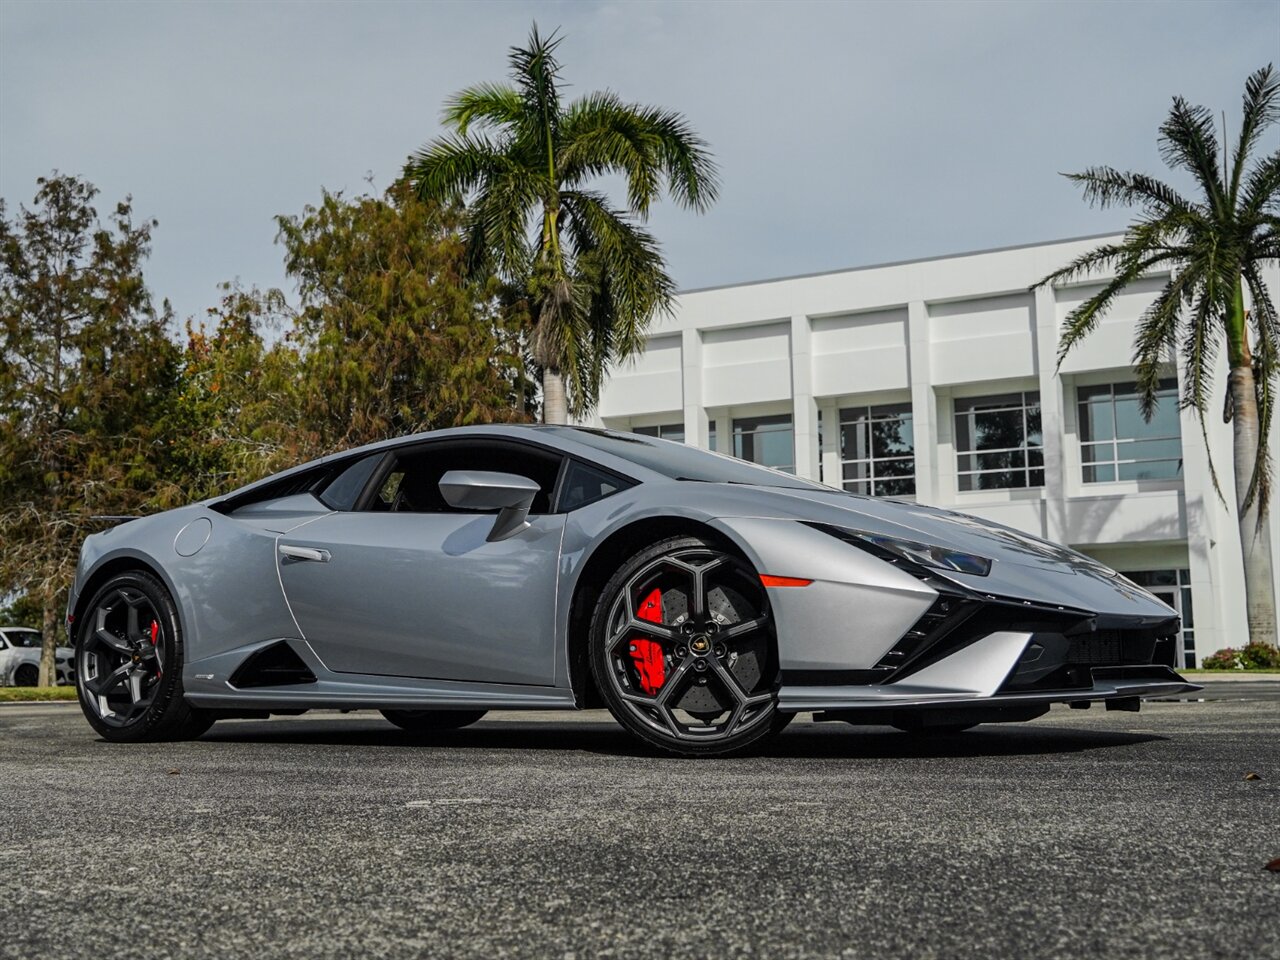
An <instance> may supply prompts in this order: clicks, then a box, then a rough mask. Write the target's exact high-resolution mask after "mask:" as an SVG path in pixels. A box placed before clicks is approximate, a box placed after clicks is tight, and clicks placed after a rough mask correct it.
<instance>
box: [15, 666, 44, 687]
mask: <svg viewBox="0 0 1280 960" xmlns="http://www.w3.org/2000/svg"><path fill="white" fill-rule="evenodd" d="M13 685H14V686H15V687H37V686H39V685H40V668H39V667H37V666H36V665H35V664H34V663H23V664H19V666H18V669H17V670H15V671H13Z"/></svg>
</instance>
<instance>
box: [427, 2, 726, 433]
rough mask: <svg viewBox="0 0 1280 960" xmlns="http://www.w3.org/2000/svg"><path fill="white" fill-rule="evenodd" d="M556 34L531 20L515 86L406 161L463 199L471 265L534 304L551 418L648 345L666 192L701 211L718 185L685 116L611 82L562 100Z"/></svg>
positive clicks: (669, 291)
mask: <svg viewBox="0 0 1280 960" xmlns="http://www.w3.org/2000/svg"><path fill="white" fill-rule="evenodd" d="M559 43H560V40H559V39H558V38H557V37H556V36H555V35H552V36H551V37H546V38H544V37H542V36H541V35H540V34H539V33H538V30H537V27H536V26H535V27H534V29H533V32H532V34H531V36H530V38H529V41H528V43H527V44H526V45H525V46H523V47H514V48H512V50H511V54H510V58H509V61H510V65H511V80H512V82H511V83H482V84H478V85H477V86H474V87H469V88H468V89H466V90H463V91H462V92H461V93H459V94H457V95H456V96H455V97H453V98H452V99H451V100H450V101H449V102H448V103H447V104H446V106H445V109H444V122H445V124H446V125H447V126H448V127H450V128H452V132H451V133H450V134H448V135H446V136H444V137H442V138H439V139H437V140H434V141H432V142H431V143H429V144H427V145H426V146H424V147H423V148H422V149H421V150H420V151H419V152H418V153H416V154H415V155H414V156H413V158H412V159H411V161H410V163H409V165H408V168H407V172H408V175H409V176H410V178H411V179H412V181H413V184H414V186H415V187H416V189H417V191H418V194H419V196H421V197H422V198H424V199H433V200H438V201H441V202H443V203H453V202H456V201H466V202H467V207H466V215H465V220H464V230H465V232H466V239H467V266H468V270H469V271H470V273H471V274H472V275H473V276H487V275H488V274H490V273H496V274H497V275H498V276H499V277H501V278H502V279H503V280H504V281H506V282H507V283H509V284H511V285H512V286H513V287H515V288H516V289H518V290H519V291H520V292H521V293H522V295H523V296H524V297H525V298H526V299H527V301H528V304H529V312H530V315H531V319H532V331H531V337H530V341H529V348H530V351H531V353H532V356H533V358H534V360H535V361H536V363H537V364H538V365H539V366H540V367H541V369H542V380H543V419H544V420H546V421H547V422H548V423H564V422H566V420H567V418H568V413H569V410H570V408H572V409H573V410H574V411H575V412H578V413H582V412H586V411H588V410H590V409H591V408H592V407H593V406H594V405H595V402H596V398H597V397H598V395H599V390H600V384H601V380H602V378H603V376H604V374H605V372H606V371H607V369H608V367H609V366H610V364H612V363H613V362H615V361H617V360H620V359H624V358H626V357H628V356H631V355H633V354H635V353H636V352H637V351H639V350H640V349H642V348H643V343H644V340H643V337H644V332H645V329H646V327H647V325H648V323H649V321H650V320H651V318H652V317H653V316H654V314H655V313H657V312H662V311H667V310H669V309H670V306H671V299H672V295H673V283H672V281H671V278H670V277H669V276H668V275H667V272H666V267H665V264H664V262H663V259H662V254H661V251H660V249H659V246H658V242H657V240H656V239H655V238H654V236H653V235H652V234H651V233H649V232H648V231H647V230H646V229H645V228H644V226H643V223H644V221H645V219H646V217H647V215H648V212H649V209H650V207H651V206H652V204H653V203H654V201H655V200H657V199H658V198H659V197H660V195H661V194H662V193H663V192H664V190H665V192H666V193H667V194H669V195H670V196H671V197H672V198H674V199H675V201H676V202H678V203H680V204H682V205H684V206H686V207H690V208H692V209H694V210H697V211H703V210H705V209H706V208H707V207H708V206H709V205H710V204H711V203H712V202H713V201H714V200H715V197H716V191H717V182H716V168H715V164H714V163H713V161H712V159H711V156H710V154H709V152H708V150H707V147H706V144H705V143H704V142H703V140H702V139H701V138H699V137H698V136H697V135H696V133H695V132H694V131H693V129H692V128H691V127H690V125H689V123H688V122H687V121H686V120H685V118H684V117H683V116H682V115H680V114H679V113H675V112H672V111H669V110H664V109H661V108H658V107H652V106H642V105H637V104H631V103H626V102H624V101H623V100H621V99H620V98H619V97H617V96H616V95H615V94H613V93H611V92H607V91H606V92H598V93H589V94H586V95H585V96H583V97H580V98H578V99H577V100H574V101H573V102H571V103H568V104H565V103H564V102H563V100H562V98H561V89H560V88H561V77H560V64H559V62H558V61H557V60H556V48H557V47H558V46H559ZM608 175H618V176H620V177H621V178H622V179H623V180H625V182H626V193H627V202H626V206H625V207H624V208H618V207H615V206H614V205H613V204H612V203H611V201H610V199H609V197H608V196H607V195H606V194H604V193H603V192H601V191H600V190H599V189H592V187H591V184H592V183H593V182H594V181H597V180H599V179H600V178H601V177H604V176H608ZM566 384H567V392H566Z"/></svg>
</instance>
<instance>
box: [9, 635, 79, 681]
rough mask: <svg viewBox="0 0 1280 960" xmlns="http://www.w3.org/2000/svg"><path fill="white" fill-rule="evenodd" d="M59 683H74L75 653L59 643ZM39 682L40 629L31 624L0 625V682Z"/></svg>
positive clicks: (57, 659) (57, 660)
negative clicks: (32, 626)
mask: <svg viewBox="0 0 1280 960" xmlns="http://www.w3.org/2000/svg"><path fill="white" fill-rule="evenodd" d="M55 663H56V665H57V681H56V682H57V683H59V684H66V683H75V682H76V674H75V656H74V651H73V650H72V649H71V648H70V647H58V651H57V655H56V660H55ZM39 682H40V631H39V630H32V629H31V628H29V627H0V686H10V687H34V686H36V685H37V684H38V683H39Z"/></svg>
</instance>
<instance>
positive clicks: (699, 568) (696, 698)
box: [588, 536, 792, 757]
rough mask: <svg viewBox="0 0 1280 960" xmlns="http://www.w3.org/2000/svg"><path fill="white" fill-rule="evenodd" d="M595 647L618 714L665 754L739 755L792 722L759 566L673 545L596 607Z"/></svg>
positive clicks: (615, 582)
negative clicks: (782, 699)
mask: <svg viewBox="0 0 1280 960" xmlns="http://www.w3.org/2000/svg"><path fill="white" fill-rule="evenodd" d="M682 582H683V583H684V584H685V585H684V586H683V587H682V586H681V583H682ZM709 584H710V585H709ZM640 591H643V592H645V593H646V596H647V599H645V600H643V601H642V600H641V598H640V597H639V596H638V592H640ZM682 591H684V592H683V593H682ZM717 591H718V593H717ZM629 596H630V599H628V597H629ZM655 597H656V599H655ZM627 604H630V606H629V607H628V606H625V605H627ZM637 605H638V606H637ZM636 609H641V611H642V612H643V613H644V618H643V621H642V620H641V619H639V618H638V615H637V614H636V613H635V611H636ZM654 616H656V617H657V618H658V619H657V620H654V619H653V617H654ZM588 642H589V659H590V661H591V670H592V675H593V676H594V677H595V682H596V687H597V689H598V690H599V691H600V694H601V696H602V697H603V698H604V701H605V705H606V706H607V707H608V708H609V712H610V713H612V714H613V716H614V719H616V720H617V721H618V722H619V723H620V724H622V726H623V727H624V728H625V729H626V730H627V731H628V732H629V733H631V734H632V735H634V736H635V737H637V738H638V739H640V740H642V741H643V742H644V743H646V744H648V745H650V746H652V747H656V748H657V749H659V750H662V751H664V752H666V753H670V754H675V755H678V756H686V757H717V756H726V755H730V754H739V753H743V752H746V751H748V750H750V749H751V748H753V747H756V746H758V745H760V744H762V743H763V742H764V741H766V740H767V739H769V738H770V737H772V736H773V735H774V734H776V733H778V732H779V731H780V730H782V728H783V727H785V726H786V725H787V724H788V723H790V722H791V718H792V715H791V714H789V713H782V712H780V711H779V710H778V686H779V679H778V678H779V671H778V649H777V638H776V635H775V632H774V623H773V618H772V616H771V615H770V612H769V599H768V594H767V593H766V591H765V589H764V586H763V585H762V584H761V583H760V578H759V575H758V574H757V573H756V571H755V570H753V569H752V568H751V565H750V564H748V563H747V562H746V560H745V559H743V558H742V557H741V556H739V555H738V554H737V553H735V552H732V551H729V550H727V549H725V548H724V547H723V546H721V545H720V544H718V543H714V542H712V541H710V540H704V539H701V538H698V537H690V536H682V537H671V538H669V539H666V540H662V541H660V542H659V543H655V544H654V545H652V546H650V547H647V548H645V549H644V550H641V551H640V552H639V553H637V554H635V555H634V556H633V557H631V558H630V559H629V560H627V561H626V562H625V563H624V564H623V565H622V566H621V567H620V568H619V569H618V571H617V572H616V573H615V574H614V575H613V577H612V578H611V579H610V580H609V582H608V584H606V586H605V588H604V590H603V592H602V593H601V595H600V599H599V600H598V601H597V603H596V608H595V611H594V613H593V614H592V619H591V634H590V638H589V641H588ZM642 642H643V643H644V644H645V650H644V651H643V652H641V653H639V654H637V652H636V651H637V649H638V648H637V645H638V644H641V643H642ZM646 655H647V656H648V657H649V660H648V661H647V664H646V665H645V666H644V667H643V668H642V665H641V660H643V659H644V657H645V656H646ZM659 661H660V663H661V665H660V667H659ZM659 672H660V674H661V678H660V680H659V679H658V673H659ZM655 684H656V685H655ZM686 718H687V720H686ZM690 721H691V722H690Z"/></svg>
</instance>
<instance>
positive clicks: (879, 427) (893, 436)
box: [871, 417, 915, 457]
mask: <svg viewBox="0 0 1280 960" xmlns="http://www.w3.org/2000/svg"><path fill="white" fill-rule="evenodd" d="M871 449H872V451H873V452H874V454H875V456H877V457H895V456H898V457H900V456H902V455H904V454H913V453H915V442H914V440H913V437H912V434H911V418H910V417H897V418H895V419H892V420H877V421H873V422H872V424H871Z"/></svg>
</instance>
